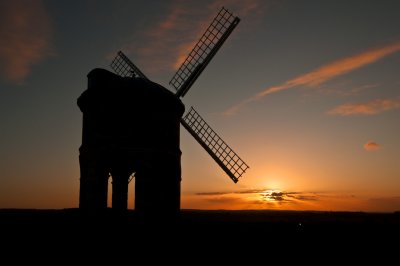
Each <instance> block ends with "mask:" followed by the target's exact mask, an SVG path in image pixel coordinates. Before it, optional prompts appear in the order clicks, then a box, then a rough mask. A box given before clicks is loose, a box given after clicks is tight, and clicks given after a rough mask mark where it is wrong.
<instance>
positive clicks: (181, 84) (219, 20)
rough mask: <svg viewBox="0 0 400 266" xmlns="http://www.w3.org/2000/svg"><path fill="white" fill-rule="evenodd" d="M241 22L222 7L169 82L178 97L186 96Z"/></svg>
mask: <svg viewBox="0 0 400 266" xmlns="http://www.w3.org/2000/svg"><path fill="white" fill-rule="evenodd" d="M239 22H240V19H239V18H238V17H235V16H233V14H232V13H230V12H229V11H228V10H227V9H225V8H224V7H222V8H221V10H220V11H219V13H218V14H217V16H216V17H215V18H214V20H213V21H212V22H211V24H210V26H209V27H208V28H207V30H206V32H205V33H204V34H203V36H202V37H201V38H200V40H199V41H198V42H197V43H196V45H195V46H194V48H193V50H192V51H191V52H190V53H189V55H188V57H187V58H186V59H185V61H184V62H183V63H182V65H181V66H180V67H179V69H178V70H177V72H176V73H175V75H174V76H173V77H172V79H171V81H170V82H169V84H170V85H171V86H172V87H174V88H175V89H176V90H177V92H176V96H177V97H183V96H185V94H186V92H187V91H188V90H189V89H190V87H191V86H192V85H193V83H194V82H195V81H196V79H197V78H198V77H199V76H200V74H201V72H203V70H204V69H205V67H206V66H207V65H208V63H209V62H210V61H211V59H212V58H213V57H214V55H215V54H216V53H217V51H218V50H219V48H221V46H222V44H223V43H224V42H225V40H226V39H227V38H228V37H229V35H230V34H231V32H232V31H233V30H234V28H235V27H236V26H237V24H238V23H239Z"/></svg>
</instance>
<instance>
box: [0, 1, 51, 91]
mask: <svg viewBox="0 0 400 266" xmlns="http://www.w3.org/2000/svg"><path fill="white" fill-rule="evenodd" d="M51 35H52V28H51V23H50V18H49V16H48V14H47V12H46V9H45V6H44V3H43V2H42V1H40V0H37V1H32V2H29V3H27V2H26V1H20V0H15V1H1V2H0V73H1V75H2V77H3V78H4V79H5V80H7V81H8V82H11V83H14V84H22V83H23V82H24V80H25V79H26V77H27V76H28V75H29V73H30V72H31V69H32V67H33V66H34V65H35V64H38V63H40V62H41V61H42V60H44V59H45V58H46V57H48V56H49V55H51V54H52V51H51Z"/></svg>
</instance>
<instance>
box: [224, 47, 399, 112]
mask: <svg viewBox="0 0 400 266" xmlns="http://www.w3.org/2000/svg"><path fill="white" fill-rule="evenodd" d="M398 51H400V42H395V43H392V44H389V45H386V46H383V47H379V48H375V49H371V50H368V51H366V52H363V53H360V54H357V55H353V56H350V57H347V58H343V59H339V60H337V61H334V62H332V63H329V64H326V65H324V66H322V67H319V68H317V69H315V70H313V71H311V72H308V73H306V74H303V75H300V76H298V77H295V78H293V79H290V80H288V81H286V82H284V83H282V84H280V85H276V86H272V87H268V88H266V89H264V90H263V91H261V92H259V93H257V94H255V95H253V96H252V97H250V98H248V99H245V100H243V101H242V102H240V103H238V104H236V105H234V106H232V107H231V108H229V109H228V110H226V111H225V112H224V114H225V115H233V114H235V113H236V112H237V111H239V109H241V108H242V107H243V106H244V105H246V104H248V103H250V102H254V101H257V100H260V99H261V98H263V97H265V96H267V95H269V94H272V93H275V92H279V91H283V90H287V89H290V88H295V87H299V86H308V87H317V86H319V85H321V84H323V83H324V82H327V81H329V80H331V79H333V78H335V77H338V76H341V75H344V74H347V73H349V72H351V71H354V70H356V69H359V68H361V67H363V66H366V65H369V64H372V63H374V62H376V61H378V60H379V59H382V58H384V57H386V56H389V55H391V54H393V53H396V52H398Z"/></svg>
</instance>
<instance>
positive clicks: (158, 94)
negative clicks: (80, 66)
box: [78, 68, 185, 117]
mask: <svg viewBox="0 0 400 266" xmlns="http://www.w3.org/2000/svg"><path fill="white" fill-rule="evenodd" d="M87 77H88V89H87V90H85V91H84V92H83V93H82V94H81V96H80V97H79V98H78V106H79V107H80V109H81V111H82V112H84V111H85V110H87V109H91V108H92V107H93V108H96V109H97V108H100V109H113V108H115V109H121V108H122V109H126V108H127V109H129V110H132V111H133V110H136V111H141V112H144V113H145V112H152V113H154V112H155V113H157V112H168V113H171V112H173V113H175V115H178V116H179V117H181V116H182V115H183V113H184V110H185V107H184V105H183V103H182V102H181V100H180V99H178V98H177V97H175V95H174V94H173V93H172V92H171V91H169V90H168V89H166V88H164V87H163V86H161V85H160V84H158V83H155V82H152V81H150V80H148V79H143V78H128V77H121V76H119V75H116V74H114V73H112V72H110V71H108V70H105V69H101V68H95V69H93V70H91V71H90V72H89V73H88V75H87Z"/></svg>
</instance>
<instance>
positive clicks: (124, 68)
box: [110, 51, 148, 79]
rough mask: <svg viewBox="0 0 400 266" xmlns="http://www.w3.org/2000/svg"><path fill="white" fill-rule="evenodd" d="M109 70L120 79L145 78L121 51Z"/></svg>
mask: <svg viewBox="0 0 400 266" xmlns="http://www.w3.org/2000/svg"><path fill="white" fill-rule="evenodd" d="M110 66H111V68H112V69H113V70H114V72H115V73H116V74H118V75H120V76H121V77H130V78H145V79H148V78H147V77H146V75H145V74H143V72H142V71H140V69H139V68H138V67H137V66H136V65H135V64H134V63H132V61H131V60H129V58H128V57H127V56H126V55H125V54H124V53H123V52H121V51H119V52H118V53H117V56H116V57H115V58H114V60H113V61H112V62H111V64H110Z"/></svg>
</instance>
